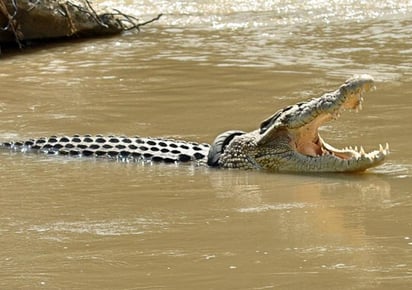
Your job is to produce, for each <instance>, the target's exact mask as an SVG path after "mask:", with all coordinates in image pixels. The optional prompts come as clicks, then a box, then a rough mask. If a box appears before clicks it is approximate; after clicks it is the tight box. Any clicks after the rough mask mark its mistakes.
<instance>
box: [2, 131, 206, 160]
mask: <svg viewBox="0 0 412 290" xmlns="http://www.w3.org/2000/svg"><path fill="white" fill-rule="evenodd" d="M2 147H5V148H10V149H12V150H15V151H22V152H37V153H44V154H50V155H68V156H74V157H76V156H77V157H94V158H106V159H116V160H120V161H133V162H137V161H148V162H150V161H153V162H164V163H175V162H191V161H198V162H205V158H206V156H207V153H208V151H209V147H210V145H209V144H201V143H196V142H186V141H181V140H173V139H162V138H142V137H138V136H136V137H125V136H102V135H95V136H92V135H74V136H50V137H42V138H38V139H29V140H26V141H21V142H5V143H3V144H2Z"/></svg>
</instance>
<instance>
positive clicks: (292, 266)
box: [0, 0, 412, 289]
mask: <svg viewBox="0 0 412 290" xmlns="http://www.w3.org/2000/svg"><path fill="white" fill-rule="evenodd" d="M99 2H101V4H102V5H114V4H113V3H112V2H110V1H99ZM115 6H116V7H118V8H121V9H122V10H124V11H125V12H128V13H129V12H131V14H134V15H137V16H141V18H142V19H145V18H146V17H147V18H149V17H150V16H151V15H157V14H158V13H160V12H162V13H164V17H162V18H161V20H160V21H158V22H155V23H153V25H151V26H150V27H145V29H144V30H142V32H141V33H140V34H133V33H131V34H126V35H124V36H121V37H116V38H105V39H93V40H88V41H74V42H73V43H67V44H59V45H50V46H45V47H37V48H28V49H27V50H26V53H19V54H16V55H8V56H7V55H6V56H5V57H3V58H2V59H1V62H2V66H1V67H0V77H1V79H2V93H1V99H0V113H1V117H0V124H1V126H0V136H1V139H3V140H4V139H20V138H26V137H35V136H41V135H52V134H75V133H80V134H85V133H90V134H96V133H103V134H112V133H113V134H125V135H136V134H139V135H142V136H172V137H178V138H183V139H188V140H194V141H199V142H211V140H213V139H214V138H215V136H216V135H217V134H219V133H220V132H223V131H225V130H229V129H239V130H253V129H255V128H256V127H257V126H258V125H259V124H260V122H261V121H262V120H263V119H265V118H266V117H267V116H269V115H271V114H273V112H274V111H276V110H277V109H279V108H281V107H284V106H286V105H289V104H291V103H295V102H298V101H301V100H303V99H307V98H310V97H316V96H318V95H319V94H321V93H323V92H325V91H328V90H334V89H335V88H336V87H337V86H338V85H340V83H341V82H342V81H343V80H345V79H346V78H348V76H350V75H351V74H353V73H369V74H371V75H373V76H374V77H375V78H376V81H377V91H376V92H373V93H372V94H370V95H368V96H367V97H366V99H365V108H364V110H363V111H362V112H361V113H360V114H354V113H350V112H347V113H345V114H343V115H342V117H341V119H340V120H339V121H336V122H331V123H329V124H328V125H327V127H325V128H323V129H322V136H323V135H324V136H325V138H326V139H327V140H329V141H330V142H331V143H332V144H333V145H335V146H337V147H344V146H347V145H349V144H351V145H359V144H362V145H364V147H365V148H369V147H370V148H375V147H376V145H377V144H379V143H385V142H389V143H390V145H391V150H392V154H391V155H390V156H389V160H388V162H387V163H385V164H384V165H383V166H381V167H378V168H376V169H373V170H372V171H370V172H368V173H366V174H361V175H352V174H349V175H339V174H328V175H289V174H269V173H264V172H244V171H236V170H233V171H231V170H213V169H208V168H201V167H193V166H184V165H182V166H176V165H160V164H158V165H146V166H138V165H136V164H119V163H114V162H104V161H92V160H80V159H66V158H53V157H48V156H38V155H22V154H16V153H9V152H1V153H0V172H1V173H2V174H1V175H0V188H1V189H0V208H1V212H0V243H1V245H2V248H1V250H0V257H1V259H0V267H1V269H2V273H1V274H0V278H1V279H0V288H2V289H3V288H4V289H21V288H27V289H36V288H46V289H60V288H67V289H93V288H99V289H119V288H120V289H125V288H126V289H136V288H138V289H139V288H142V289H150V288H152V289H160V288H170V289H191V288H196V289H231V288H233V289H273V288H274V289H296V288H299V289H300V288H305V287H306V288H311V289H348V288H351V289H403V288H407V287H408V286H409V285H410V284H411V282H412V276H411V270H410V269H411V263H412V236H411V232H412V228H411V223H410V220H411V214H410V213H411V206H412V194H411V190H410V188H411V185H412V179H411V173H410V172H411V164H412V153H411V150H410V146H409V143H410V142H411V140H410V136H409V134H408V133H407V132H410V131H411V129H412V128H411V124H412V122H411V120H410V119H411V116H410V111H411V109H412V103H411V98H410V96H409V89H410V88H409V83H410V82H411V79H412V78H411V73H410V67H411V65H412V50H411V44H412V43H411V38H410V30H411V22H410V15H411V11H412V10H411V3H410V1H395V2H394V1H350V0H347V1H332V2H331V1H303V2H302V1H284V0H277V1H243V0H238V1H172V2H171V1H149V0H148V1H139V2H138V3H137V2H135V1H133V0H131V1H129V0H128V1H116V3H115Z"/></svg>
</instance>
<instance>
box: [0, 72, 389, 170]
mask: <svg viewBox="0 0 412 290" xmlns="http://www.w3.org/2000/svg"><path fill="white" fill-rule="evenodd" d="M373 88H374V81H373V78H372V77H371V76H369V75H361V76H354V77H352V78H351V79H349V80H347V81H346V82H345V83H344V84H343V85H342V86H340V87H339V89H337V90H336V91H334V92H331V93H326V94H324V95H323V96H321V97H319V98H315V99H311V100H309V101H306V102H301V103H298V104H296V105H293V106H288V107H286V108H284V109H281V110H279V111H277V112H276V113H275V114H274V115H272V116H271V117H269V118H268V119H266V120H265V121H263V122H262V124H261V125H260V128H259V129H257V130H254V131H252V132H248V133H245V132H243V131H228V132H225V133H223V134H221V135H219V136H218V137H217V138H216V140H215V141H214V142H213V143H212V144H211V145H209V144H200V143H196V142H187V141H183V140H172V139H162V138H141V137H132V138H130V137H123V136H119V137H116V136H101V135H97V136H90V135H83V136H80V135H75V136H71V137H69V136H51V137H42V138H39V139H29V140H26V141H21V142H4V143H1V144H0V146H1V147H3V148H9V149H12V150H16V151H23V152H39V153H46V154H58V155H70V156H85V157H86V156H87V157H95V158H109V159H116V160H121V161H142V162H166V163H176V162H196V164H201V165H208V166H211V167H221V168H240V169H265V170H272V171H295V172H354V171H364V170H366V169H368V168H371V167H375V166H378V165H380V164H382V163H383V162H384V160H385V158H386V156H387V155H388V154H389V146H388V145H387V144H386V146H385V148H384V147H383V146H381V145H380V146H379V149H378V150H374V151H372V152H369V153H366V152H364V150H363V148H362V147H361V148H360V150H359V151H358V150H357V148H355V149H352V148H351V147H349V148H345V149H336V148H334V147H333V146H331V145H329V144H328V143H326V142H325V141H324V140H323V139H322V138H321V137H320V135H319V132H318V129H319V127H320V126H321V125H323V124H324V123H325V122H327V121H330V120H332V119H337V118H338V117H339V115H340V114H341V113H342V112H343V111H344V110H345V109H354V110H359V109H361V108H362V101H363V95H364V93H366V92H368V91H370V90H371V89H373Z"/></svg>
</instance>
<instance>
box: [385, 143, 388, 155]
mask: <svg viewBox="0 0 412 290" xmlns="http://www.w3.org/2000/svg"><path fill="white" fill-rule="evenodd" d="M385 151H386V153H389V144H388V143H386V145H385Z"/></svg>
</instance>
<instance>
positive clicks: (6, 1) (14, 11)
mask: <svg viewBox="0 0 412 290" xmlns="http://www.w3.org/2000/svg"><path fill="white" fill-rule="evenodd" d="M160 16H161V14H159V15H158V16H157V17H156V18H153V19H151V20H149V21H146V22H143V23H139V20H138V19H136V18H135V17H133V16H130V15H126V14H124V13H122V12H120V11H118V10H116V9H113V10H111V11H109V12H97V11H96V10H95V9H94V8H93V7H92V5H91V4H90V2H89V1H88V0H69V1H66V0H0V45H1V44H4V43H10V42H16V43H17V44H18V45H19V47H20V48H21V47H22V46H23V44H24V43H25V42H26V41H28V40H53V39H57V38H66V37H91V36H102V35H113V34H119V33H121V32H123V31H126V30H131V29H137V30H139V28H140V27H141V26H143V25H145V24H148V23H150V22H153V21H155V20H158V19H159V18H160Z"/></svg>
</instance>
